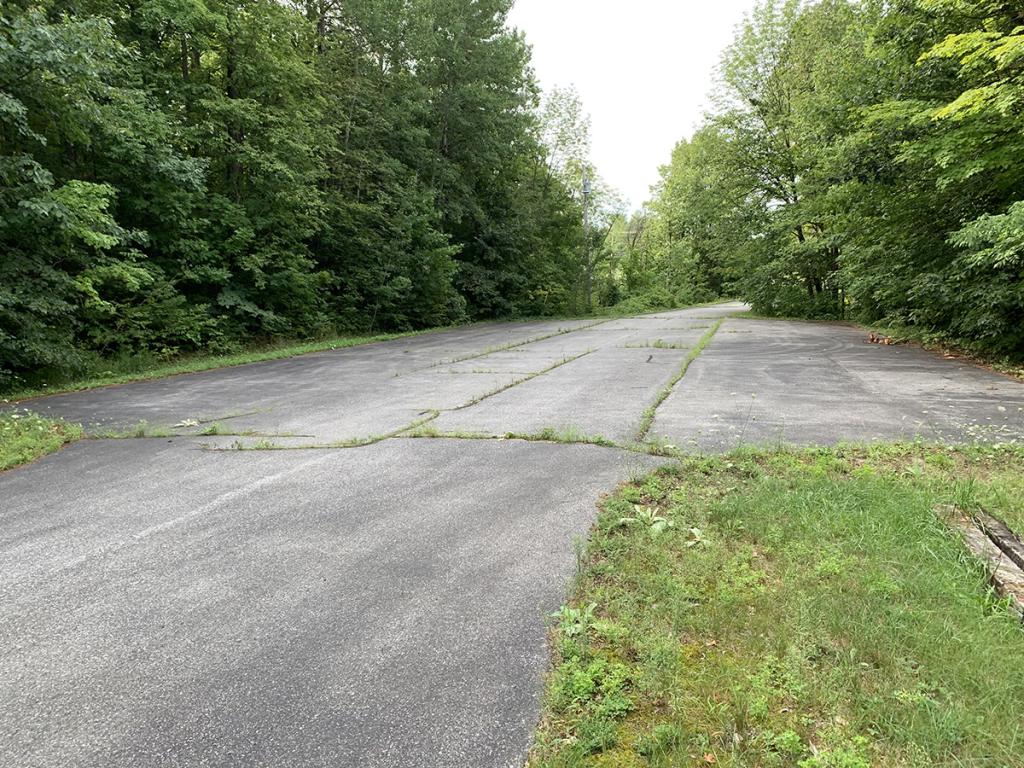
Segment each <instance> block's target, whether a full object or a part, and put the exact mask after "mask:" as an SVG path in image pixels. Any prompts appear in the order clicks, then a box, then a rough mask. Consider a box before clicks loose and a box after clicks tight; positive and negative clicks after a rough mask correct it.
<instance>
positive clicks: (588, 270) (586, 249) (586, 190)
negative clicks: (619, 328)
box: [583, 168, 594, 312]
mask: <svg viewBox="0 0 1024 768" xmlns="http://www.w3.org/2000/svg"><path fill="white" fill-rule="evenodd" d="M583 269H584V274H585V275H586V279H587V312H590V311H592V310H593V308H594V306H593V294H594V269H593V267H592V266H591V264H590V177H589V176H587V169H586V168H584V169H583Z"/></svg>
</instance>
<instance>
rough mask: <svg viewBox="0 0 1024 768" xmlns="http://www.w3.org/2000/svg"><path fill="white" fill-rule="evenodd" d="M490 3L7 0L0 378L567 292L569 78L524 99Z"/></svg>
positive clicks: (511, 44)
mask: <svg viewBox="0 0 1024 768" xmlns="http://www.w3.org/2000/svg"><path fill="white" fill-rule="evenodd" d="M510 5H511V2H510V0H304V1H303V2H294V3H282V2H277V0H45V1H44V2H36V1H31V0H30V1H28V2H21V1H20V0H16V1H15V2H13V3H10V2H8V3H5V4H4V5H3V6H2V13H3V16H2V20H0V178H2V187H0V251H2V254H3V255H2V260H0V389H2V388H3V386H4V385H7V386H8V387H10V386H11V384H12V382H16V381H19V380H21V381H24V380H26V379H31V378H32V377H36V378H38V377H39V376H41V375H43V374H50V375H52V374H61V373H63V374H72V373H74V372H75V371H76V370H79V369H89V368H95V367H96V365H97V364H100V365H102V364H103V361H107V360H111V359H116V358H118V357H124V356H132V355H140V354H149V355H151V356H156V357H173V356H175V355H179V354H182V353H187V352H190V351H195V350H204V351H225V350H227V351H231V350H233V349H236V348H239V347H242V346H244V345H246V344H250V343H252V342H254V341H258V340H266V339H274V338H287V339H301V338H311V337H317V336H323V335H325V334H330V333H337V332H343V331H354V332H361V333H373V332H378V331H388V330H406V329H414V328H423V327H428V326H438V325H446V324H451V323H457V322H461V321H464V320H470V319H479V318H495V317H509V316H516V315H520V316H521V315H548V314H552V313H574V312H579V311H581V309H582V307H581V305H580V301H581V295H582V294H581V291H582V285H583V264H582V261H581V258H582V257H581V255H580V254H581V253H582V250H583V249H582V248H581V245H582V238H583V228H582V224H581V220H582V217H581V203H580V201H579V199H578V198H579V194H578V192H574V191H572V190H570V189H569V187H568V186H567V181H566V179H567V174H569V173H571V171H570V170H569V169H567V167H566V163H567V162H568V158H570V157H575V156H577V155H579V152H578V151H576V149H578V147H577V146H576V145H578V144H579V142H578V141H577V140H576V137H574V136H571V135H569V134H567V132H566V130H563V129H562V128H560V127H559V124H558V118H559V117H560V115H559V114H558V109H559V106H560V105H563V104H564V105H569V106H573V105H575V106H576V107H577V108H578V100H573V99H568V100H566V99H559V98H557V94H553V96H555V98H553V99H549V100H548V102H547V103H546V104H542V103H541V101H540V92H539V89H538V87H537V85H536V82H535V80H534V77H533V74H532V72H531V69H530V66H529V60H530V52H529V48H528V46H527V45H526V43H525V41H524V40H523V37H522V36H521V35H520V34H519V33H517V32H515V31H513V30H510V29H509V28H508V26H507V24H506V16H507V13H508V10H509V7H510ZM545 115H548V116H549V118H550V119H549V120H548V121H547V122H544V116H545ZM569 117H570V118H571V119H572V120H576V121H577V122H578V125H575V127H580V128H585V126H584V125H583V123H582V122H580V121H582V117H581V116H580V115H578V114H576V115H570V116H569ZM573 127H574V125H573V124H572V123H570V124H569V128H570V129H571V128H573ZM546 140H547V141H548V142H549V143H545V141H546ZM574 142H575V144H574ZM576 173H577V175H579V173H580V171H579V169H577V170H576Z"/></svg>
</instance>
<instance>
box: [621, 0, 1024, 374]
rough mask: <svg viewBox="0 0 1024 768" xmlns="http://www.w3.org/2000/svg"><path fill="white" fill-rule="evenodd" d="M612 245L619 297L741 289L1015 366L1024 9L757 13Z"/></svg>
mask: <svg viewBox="0 0 1024 768" xmlns="http://www.w3.org/2000/svg"><path fill="white" fill-rule="evenodd" d="M606 251H607V253H608V258H607V262H606V263H607V268H606V269H605V270H604V271H603V273H602V274H603V278H604V279H603V282H602V285H603V295H604V296H605V298H606V300H613V301H614V300H619V299H620V298H621V295H622V294H623V292H625V295H627V296H631V297H632V300H633V301H635V302H636V306H637V307H638V308H640V307H644V306H651V307H653V306H657V305H661V304H666V303H668V304H671V303H678V302H689V301H694V300H703V299H709V298H714V297H718V296H723V295H733V296H739V297H742V298H744V299H746V300H747V301H748V302H749V303H750V304H751V305H752V307H753V309H754V311H755V312H757V313H760V314H765V315H774V316H786V317H800V318H812V319H847V320H853V321H859V322H864V323H873V324H883V325H887V326H895V327H898V328H906V329H912V330H913V332H914V333H915V334H916V335H917V336H918V337H920V338H925V339H929V338H933V339H936V340H945V341H947V342H952V343H954V344H956V345H958V346H960V347H962V348H966V349H968V350H971V351H975V352H978V353H983V354H986V355H989V356H996V357H1000V356H1001V357H1010V358H1015V359H1018V360H1019V359H1021V358H1022V357H1024V4H1021V3H1020V2H1019V0H887V1H886V2H882V1H881V0H864V1H863V2H854V1H853V0H822V2H813V3H801V2H798V1H797V0H779V1H777V2H771V1H770V2H764V3H761V4H759V5H758V6H757V7H756V9H755V10H754V11H753V12H752V13H751V14H750V15H749V17H748V18H747V20H746V22H745V23H744V24H743V25H741V27H740V28H739V29H738V31H737V35H736V38H735V41H734V43H733V44H732V46H731V47H730V48H729V49H728V50H727V51H726V52H725V53H724V55H723V57H722V62H721V67H720V71H719V80H718V83H717V86H716V88H715V91H714V102H713V108H712V109H711V110H710V112H709V114H707V116H706V118H705V120H704V122H703V124H702V125H701V126H700V127H699V129H698V130H697V131H696V132H695V133H694V135H693V136H692V138H690V139H689V140H686V141H682V142H680V143H679V145H678V146H677V147H676V148H675V151H674V152H673V154H672V157H671V161H670V162H669V163H668V164H667V165H665V166H664V167H663V168H662V170H661V181H660V183H659V184H658V186H657V188H656V189H655V193H654V199H653V200H652V202H651V203H650V204H649V206H648V208H647V210H645V211H643V212H641V213H638V214H635V215H633V216H632V217H631V218H629V219H623V220H620V221H619V222H618V223H617V224H616V225H615V226H613V228H612V231H611V232H610V233H609V239H608V245H607V249H606Z"/></svg>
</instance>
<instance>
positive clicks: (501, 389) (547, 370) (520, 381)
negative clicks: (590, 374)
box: [449, 349, 596, 411]
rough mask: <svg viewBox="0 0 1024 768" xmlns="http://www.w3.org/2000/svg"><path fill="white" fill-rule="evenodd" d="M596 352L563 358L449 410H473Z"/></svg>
mask: <svg viewBox="0 0 1024 768" xmlns="http://www.w3.org/2000/svg"><path fill="white" fill-rule="evenodd" d="M595 351H596V350H593V349H588V350H586V351H584V352H581V353H580V354H578V355H571V356H569V357H563V358H562V359H561V360H558V361H556V362H554V363H552V364H551V365H549V366H547V367H546V368H541V369H540V370H539V371H534V372H533V373H528V374H526V375H525V376H520V377H519V378H518V379H513V380H512V381H510V382H509V383H508V384H502V385H501V386H500V387H497V388H495V389H492V390H491V391H490V392H485V393H484V394H482V395H480V396H479V397H474V398H473V399H472V400H469V401H468V402H465V403H463V404H462V405H457V406H455V407H454V408H451V409H449V410H452V411H461V410H463V409H464V408H472V407H473V406H474V405H478V404H479V403H481V402H483V401H484V400H486V399H487V398H489V397H494V396H495V395H500V394H501V393H502V392H504V391H505V390H507V389H512V387H518V386H519V385H520V384H525V383H526V382H528V381H530V380H531V379H536V378H537V377H538V376H543V375H544V374H545V373H550V372H551V371H553V370H555V369H556V368H561V367H562V366H563V365H568V364H569V363H571V362H573V361H575V360H579V359H580V358H581V357H586V356H587V355H589V354H591V353H593V352H595Z"/></svg>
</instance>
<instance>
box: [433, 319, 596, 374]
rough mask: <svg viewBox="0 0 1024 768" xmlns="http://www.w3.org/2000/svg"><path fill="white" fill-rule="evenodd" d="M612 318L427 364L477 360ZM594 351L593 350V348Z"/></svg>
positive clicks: (592, 325) (436, 365) (450, 363)
mask: <svg viewBox="0 0 1024 768" xmlns="http://www.w3.org/2000/svg"><path fill="white" fill-rule="evenodd" d="M609 320H610V318H606V319H603V320H597V321H596V322H593V323H587V324H586V325H580V326H577V327H575V328H559V329H558V330H555V331H552V332H551V333H545V334H543V335H541V336H532V337H530V338H528V339H521V340H519V341H510V342H508V343H507V344H499V345H497V346H494V347H487V348H486V349H484V350H482V351H479V352H470V353H469V354H466V355H462V356H460V357H453V358H449V359H447V360H441V361H440V362H437V363H434V364H433V365H429V366H427V367H428V368H439V367H441V366H442V365H454V364H455V363H463V362H465V361H467V360H476V359H477V358H480V357H487V355H493V354H494V353H495V352H506V351H508V350H510V349H516V348H518V347H525V346H526V345H528V344H535V343H536V342H538V341H546V340H547V339H553V338H555V337H556V336H565V335H566V334H567V333H574V332H576V331H585V330H587V329H588V328H593V327H594V326H597V325H601V324H602V323H607V322H609ZM591 351H593V350H591Z"/></svg>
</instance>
